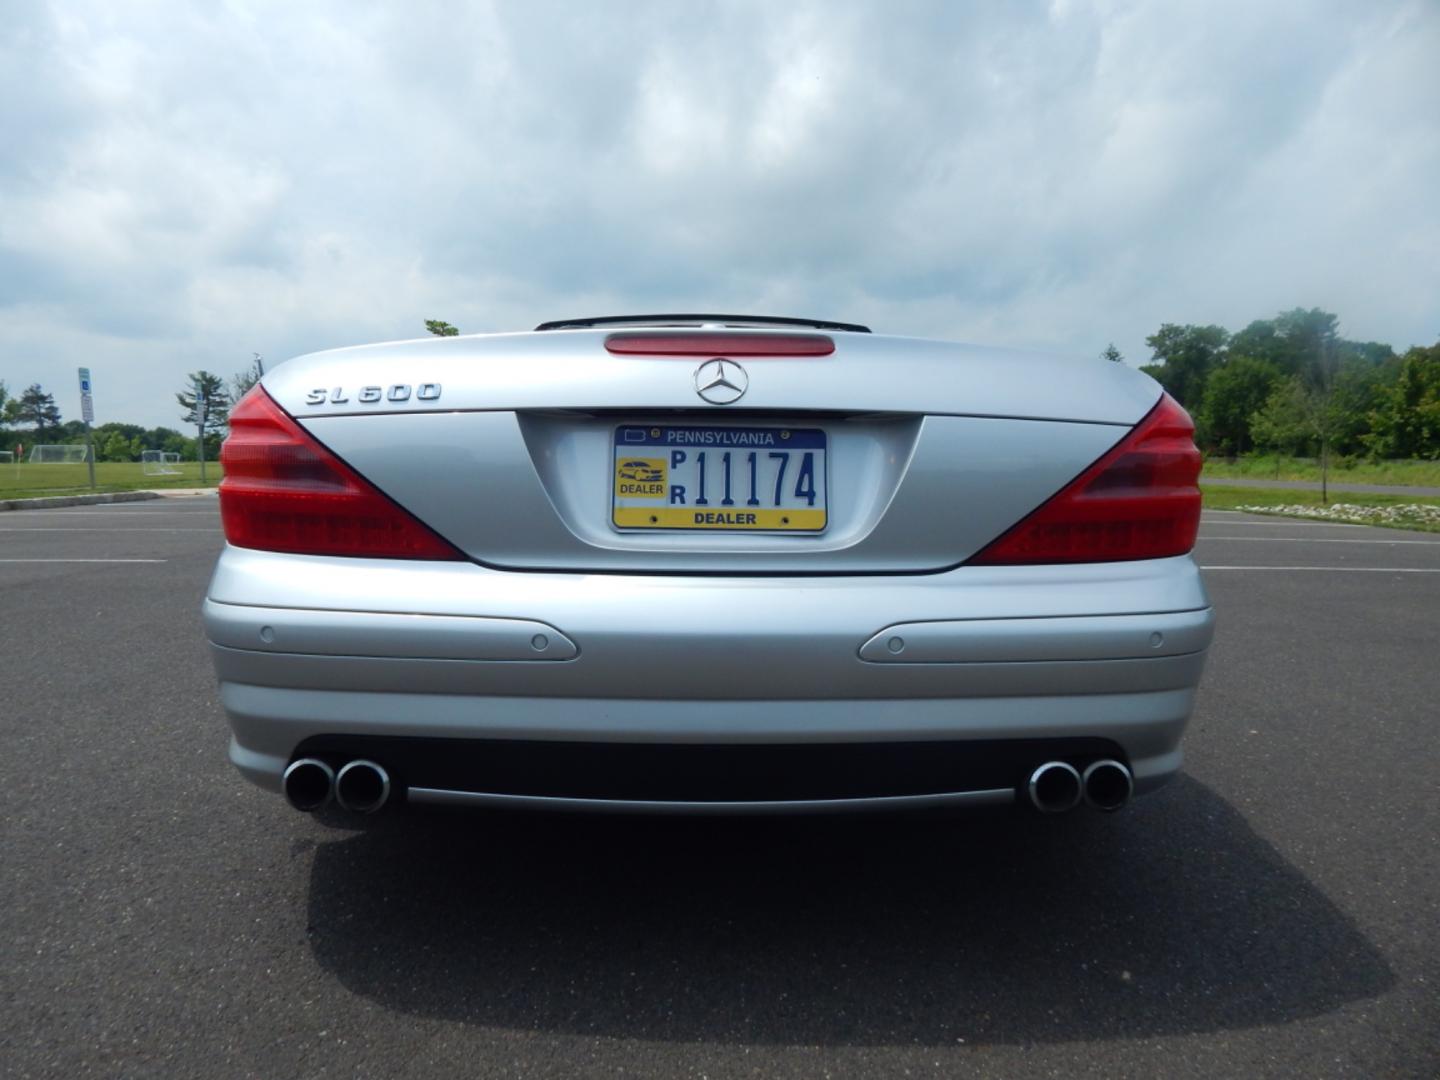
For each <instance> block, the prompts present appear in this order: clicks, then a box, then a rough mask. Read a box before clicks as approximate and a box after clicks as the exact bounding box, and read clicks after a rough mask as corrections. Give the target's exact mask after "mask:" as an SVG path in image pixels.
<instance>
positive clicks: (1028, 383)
mask: <svg viewBox="0 0 1440 1080" xmlns="http://www.w3.org/2000/svg"><path fill="white" fill-rule="evenodd" d="M633 332H634V331H627V333H633ZM642 332H643V331H642ZM726 332H727V334H735V333H737V332H743V331H734V330H729V331H726ZM755 332H756V333H762V332H763V333H764V334H766V335H775V334H777V333H783V331H776V330H773V329H766V330H764V331H755ZM607 336H609V334H608V332H607V331H603V330H560V331H551V332H548V333H543V334H534V333H524V334H487V335H476V336H470V337H452V338H437V337H430V338H422V339H419V340H416V341H395V342H387V343H385V344H379V345H360V346H354V347H351V348H346V349H333V350H330V351H327V352H320V353H311V354H309V355H307V356H301V357H297V358H295V359H293V360H289V361H286V362H285V363H283V364H281V365H279V366H278V367H276V368H273V369H272V370H271V371H269V372H267V373H266V375H265V379H264V383H265V389H266V391H267V392H268V393H269V394H270V395H271V396H272V397H274V398H275V400H276V401H278V402H279V403H280V405H281V406H282V407H283V408H284V409H285V411H286V412H288V413H290V415H292V416H295V417H297V418H300V419H307V418H309V417H319V416H335V415H339V414H347V415H372V414H377V413H390V414H400V413H405V414H412V415H414V414H421V415H423V414H427V413H445V412H454V411H477V410H478V411H487V410H500V411H511V412H513V411H543V410H546V409H579V410H609V411H627V410H629V411H636V412H649V411H664V410H669V409H677V408H695V407H697V406H702V405H704V402H702V401H700V399H699V398H698V397H697V396H696V393H695V383H694V373H695V368H696V367H697V366H698V365H699V363H700V362H701V361H702V360H703V359H704V357H679V356H612V355H611V354H609V353H607V352H606V351H605V338H606V337H607ZM827 336H828V337H831V338H833V339H834V341H835V352H834V353H833V354H832V355H830V356H824V357H800V358H778V357H764V358H758V359H753V360H752V359H745V360H743V361H742V363H743V365H744V367H745V369H746V371H747V372H748V373H749V376H750V378H749V385H748V387H747V389H746V392H745V396H744V398H743V399H741V401H740V402H739V403H737V405H736V406H723V407H719V408H722V409H724V408H730V409H733V408H736V407H737V406H738V405H743V407H744V408H746V409H751V410H765V411H771V412H777V413H784V412H787V411H791V410H805V411H809V412H835V413H850V414H860V413H904V414H914V413H924V414H928V415H932V416H940V415H949V416H999V417H1009V418H1018V419H1031V420H1079V421H1086V422H1090V423H1098V424H1121V425H1130V424H1134V423H1135V421H1137V420H1138V419H1140V417H1141V416H1143V415H1144V414H1145V413H1146V412H1147V411H1148V410H1149V409H1150V407H1151V406H1152V405H1154V404H1155V399H1156V398H1157V397H1158V396H1159V391H1158V388H1157V387H1156V385H1155V383H1154V382H1153V381H1152V380H1150V379H1149V378H1148V377H1146V376H1145V375H1143V374H1141V373H1140V372H1138V371H1136V370H1135V369H1134V368H1131V367H1129V366H1128V365H1125V364H1111V363H1106V362H1103V361H1092V362H1088V363H1087V362H1084V361H1078V360H1076V359H1075V357H1073V356H1064V355H1051V354H1046V353H1036V352H1025V351H1019V350H1011V349H997V348H989V347H982V346H975V345H959V344H954V343H951V342H945V341H928V340H924V339H921V338H905V337H891V336H887V335H882V334H851V333H829V334H827ZM423 384H429V385H434V386H438V387H439V388H440V391H441V392H440V395H439V396H438V397H436V398H434V399H431V400H421V399H420V398H419V397H418V393H419V391H418V389H414V390H413V391H412V392H411V393H409V395H408V396H407V397H406V398H405V399H404V400H402V401H394V400H391V398H390V396H389V389H390V387H391V386H395V385H403V386H407V387H412V388H418V387H419V386H421V385H423ZM366 386H374V387H377V388H379V390H380V391H381V392H380V394H379V396H378V399H377V400H375V401H372V402H362V401H361V400H360V392H361V390H362V389H363V388H364V387H366ZM337 389H338V390H339V391H340V393H339V394H336V393H335V391H336V390H337ZM317 390H318V391H323V392H324V393H325V395H326V396H325V401H324V403H323V404H311V403H310V399H311V397H312V396H314V392H315V391H317ZM337 397H338V398H343V399H344V400H343V401H335V400H332V399H334V398H337Z"/></svg>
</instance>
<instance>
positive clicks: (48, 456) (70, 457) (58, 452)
mask: <svg viewBox="0 0 1440 1080" xmlns="http://www.w3.org/2000/svg"><path fill="white" fill-rule="evenodd" d="M89 449H90V448H89V447H88V446H86V445H85V444H84V443H72V444H68V445H65V446H32V447H31V448H30V464H31V465H84V464H85V463H86V462H87V461H89V460H90V454H89Z"/></svg>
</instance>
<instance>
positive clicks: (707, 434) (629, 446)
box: [610, 424, 829, 532]
mask: <svg viewBox="0 0 1440 1080" xmlns="http://www.w3.org/2000/svg"><path fill="white" fill-rule="evenodd" d="M825 450H826V438H825V432H823V431H821V430H820V429H819V428H787V427H689V426H685V427H672V426H664V425H660V426H641V425H635V424H630V425H625V426H623V427H618V428H616V429H615V459H614V465H615V467H614V469H613V470H612V473H611V476H612V486H611V515H610V520H611V521H612V522H613V523H614V525H615V527H616V528H617V529H698V530H702V531H713V532H820V531H821V530H822V529H824V528H825V523H826V510H825V497H826V492H827V491H828V490H829V486H828V478H827V476H826V469H825Z"/></svg>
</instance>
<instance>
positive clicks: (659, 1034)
mask: <svg viewBox="0 0 1440 1080" xmlns="http://www.w3.org/2000/svg"><path fill="white" fill-rule="evenodd" d="M308 922H309V928H308V932H309V935H310V941H311V947H312V949H313V951H314V955H315V958H316V959H317V960H318V962H319V964H320V965H321V967H322V968H324V969H325V970H327V971H329V972H331V973H333V975H334V976H335V977H336V978H338V980H339V981H340V982H341V983H342V984H343V985H344V986H345V987H347V988H348V989H349V990H351V991H352V992H354V993H356V994H359V995H362V996H363V997H365V998H367V999H370V1000H372V1001H374V1002H377V1003H379V1004H380V1005H382V1006H384V1007H386V1008H389V1009H394V1010H398V1011H401V1012H409V1013H414V1014H420V1015H424V1016H428V1017H436V1018H441V1019H445V1020H451V1021H458V1022H463V1023H470V1024H480V1025H486V1026H494V1027H504V1028H509V1029H516V1030H530V1031H543V1032H559V1033H575V1034H593V1035H605V1036H618V1037H633V1038H642V1039H654V1040H671V1041H682V1040H683V1041H699V1042H751V1043H786V1044H825V1045H878V1044H895V1043H921V1044H930V1045H933V1044H954V1043H957V1042H960V1041H962V1040H963V1041H964V1042H966V1043H969V1044H974V1043H995V1042H1004V1043H1017V1042H1019V1043H1024V1042H1050V1041H1068V1040H1083V1039H1104V1038H1114V1037H1131V1038H1133V1037H1143V1036H1155V1035H1165V1034H1177V1033H1191V1032H1209V1031H1215V1030H1220V1029H1226V1028H1248V1027H1252V1026H1255V1025H1261V1024H1276V1023H1283V1022H1286V1021H1290V1020H1295V1019H1299V1018H1303V1017H1309V1016H1316V1015H1319V1014H1323V1013H1327V1012H1330V1011H1332V1010H1334V1009H1337V1008H1339V1007H1340V1006H1341V1005H1344V1004H1345V1003H1347V1002H1351V1001H1355V1000H1358V999H1363V998H1368V997H1372V996H1375V995H1377V994H1380V993H1382V992H1384V991H1385V990H1386V989H1388V988H1389V987H1391V986H1392V985H1393V984H1394V981H1395V980H1394V975H1393V974H1392V972H1391V970H1390V968H1389V967H1388V965H1387V964H1386V963H1385V961H1384V959H1383V958H1382V957H1381V955H1380V954H1379V952H1378V951H1377V950H1376V949H1375V947H1374V946H1372V945H1371V944H1370V943H1369V942H1368V941H1367V940H1366V939H1365V938H1364V937H1363V936H1362V935H1361V934H1360V932H1359V931H1358V930H1357V928H1356V927H1355V925H1354V924H1353V923H1352V922H1351V921H1350V920H1349V919H1348V918H1347V917H1346V916H1345V915H1344V914H1342V913H1341V912H1340V911H1339V910H1338V909H1337V908H1336V907H1335V906H1334V905H1333V904H1332V903H1331V902H1330V901H1329V900H1328V899H1326V897H1325V896H1324V895H1322V894H1321V893H1320V892H1319V891H1318V890H1317V889H1316V888H1315V887H1314V886H1313V885H1311V884H1310V883H1309V882H1308V881H1307V880H1306V879H1305V878H1304V877H1303V876H1302V875H1301V874H1300V873H1299V872H1298V871H1296V870H1295V869H1294V868H1293V867H1292V866H1290V865H1289V864H1288V863H1287V862H1286V861H1285V860H1284V859H1283V858H1282V857H1281V856H1280V855H1279V854H1278V853H1277V852H1276V850H1275V849H1274V848H1273V847H1272V846H1271V845H1270V844H1268V843H1267V842H1265V841H1264V840H1262V839H1261V838H1260V837H1259V836H1257V835H1256V834H1255V832H1254V831H1253V830H1251V828H1250V827H1249V826H1248V825H1247V824H1246V822H1245V820H1244V818H1243V817H1241V815H1240V814H1239V813H1237V812H1236V811H1235V810H1234V809H1233V808H1231V807H1230V806H1229V805H1228V804H1226V803H1225V802H1224V801H1223V800H1222V799H1220V798H1219V797H1218V796H1217V795H1216V794H1215V793H1214V792H1212V791H1210V790H1209V789H1208V788H1206V787H1205V786H1204V785H1202V784H1200V783H1199V782H1197V781H1195V780H1193V779H1189V778H1184V777H1182V778H1181V779H1179V780H1177V781H1176V782H1175V783H1173V784H1171V785H1169V786H1168V787H1167V788H1166V789H1165V790H1164V791H1162V792H1160V793H1157V794H1155V795H1153V796H1150V797H1148V798H1145V799H1142V800H1140V801H1139V802H1137V803H1136V804H1135V805H1134V806H1133V807H1131V808H1129V809H1128V810H1126V811H1125V812H1123V813H1121V814H1118V815H1114V816H1111V817H1105V816H1101V815H1098V814H1094V813H1090V812H1084V813H1078V812H1077V813H1076V814H1072V815H1069V816H1068V817H1067V818H1065V819H1061V820H1049V819H1039V818H1035V817H1026V816H1021V815H1011V814H1004V815H991V814H986V815H982V816H977V817H963V818H953V819H938V820H937V819H915V818H889V819H882V820H877V819H857V818H826V819H809V820H796V819H780V820H768V821H757V820H745V819H732V820H723V821H722V820H697V819H669V820H660V819H637V818H581V817H551V816H521V815H506V814H473V813H461V812H446V811H439V810H426V811H421V810H419V809H418V808H416V809H410V810H408V811H406V812H403V813H394V814H388V815H385V816H384V819H383V820H377V821H376V822H375V823H374V825H372V826H371V827H370V828H368V829H367V830H366V831H363V832H358V833H354V834H351V835H349V836H347V837H346V838H344V839H338V840H334V841H328V842H322V843H321V844H320V845H319V846H318V847H317V848H316V850H315V854H314V863H313V869H312V876H311V883H310V907H309V919H308Z"/></svg>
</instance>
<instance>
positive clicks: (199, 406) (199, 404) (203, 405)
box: [195, 394, 210, 484]
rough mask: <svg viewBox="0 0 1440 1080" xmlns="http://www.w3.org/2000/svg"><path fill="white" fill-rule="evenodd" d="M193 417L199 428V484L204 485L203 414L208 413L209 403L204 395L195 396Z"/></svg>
mask: <svg viewBox="0 0 1440 1080" xmlns="http://www.w3.org/2000/svg"><path fill="white" fill-rule="evenodd" d="M195 406H196V410H195V415H196V417H197V418H198V419H199V427H200V483H201V484H204V483H205V414H206V413H207V412H208V411H209V408H210V401H209V399H208V398H207V397H206V396H205V395H204V394H197V395H195Z"/></svg>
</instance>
